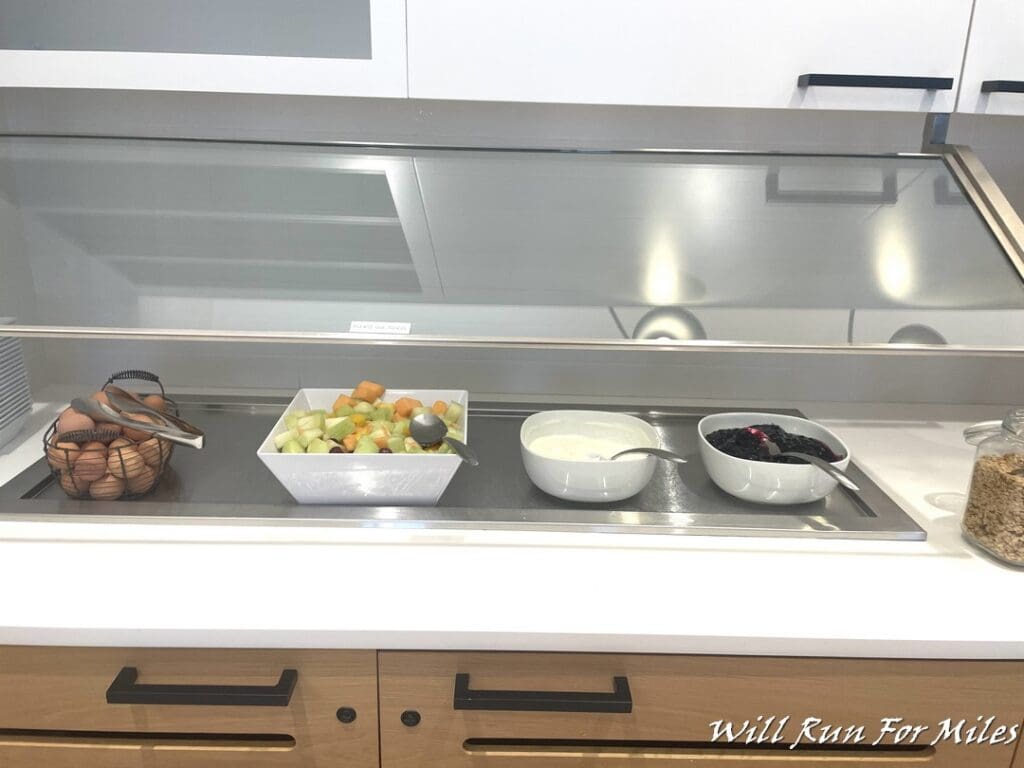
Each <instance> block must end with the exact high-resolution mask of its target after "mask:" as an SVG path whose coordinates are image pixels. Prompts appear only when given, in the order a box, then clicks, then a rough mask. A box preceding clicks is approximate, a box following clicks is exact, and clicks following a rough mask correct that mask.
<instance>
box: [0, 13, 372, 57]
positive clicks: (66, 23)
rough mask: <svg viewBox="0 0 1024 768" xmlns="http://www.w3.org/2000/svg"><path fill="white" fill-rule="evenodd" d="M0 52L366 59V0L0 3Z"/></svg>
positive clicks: (368, 34) (367, 45) (367, 43)
mask: <svg viewBox="0 0 1024 768" xmlns="http://www.w3.org/2000/svg"><path fill="white" fill-rule="evenodd" d="M194 18H202V19H203V23H202V24H189V23H186V20H187V19H194ZM0 48H7V49H13V50H55V51H145V52H159V53H209V54H237V55H248V56H303V57H309V58H327V59H369V58H370V57H371V44H370V0H214V1H213V2H210V0H144V1H143V2H139V1H138V0H88V2H83V1H82V0H0Z"/></svg>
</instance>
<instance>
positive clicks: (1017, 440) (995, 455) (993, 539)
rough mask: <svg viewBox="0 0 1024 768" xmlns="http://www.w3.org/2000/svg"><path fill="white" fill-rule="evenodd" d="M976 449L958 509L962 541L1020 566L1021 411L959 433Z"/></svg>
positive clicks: (1023, 491) (1023, 561)
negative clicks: (967, 486) (964, 496)
mask: <svg viewBox="0 0 1024 768" xmlns="http://www.w3.org/2000/svg"><path fill="white" fill-rule="evenodd" d="M964 439H965V440H967V442H968V443H970V444H971V445H977V446H978V450H977V452H976V453H975V455H974V473H973V474H972V475H971V489H970V492H969V493H968V494H967V508H966V510H964V519H963V534H964V537H965V538H966V539H967V540H968V541H970V542H971V543H973V544H975V545H976V546H978V547H980V548H981V549H983V550H985V551H986V552H988V553H989V554H990V555H992V556H994V557H996V558H998V559H1000V560H1002V561H1003V562H1005V563H1009V564H1010V565H1016V566H1021V567H1024V408H1014V409H1013V410H1011V411H1010V412H1009V413H1007V414H1006V418H1005V419H1003V420H1002V421H985V422H982V423H981V424H975V425H974V426H973V427H968V428H967V429H965V430H964Z"/></svg>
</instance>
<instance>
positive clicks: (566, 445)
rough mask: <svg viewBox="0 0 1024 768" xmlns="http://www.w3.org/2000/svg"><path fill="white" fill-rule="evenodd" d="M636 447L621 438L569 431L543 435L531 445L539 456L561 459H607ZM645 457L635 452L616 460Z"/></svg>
mask: <svg viewBox="0 0 1024 768" xmlns="http://www.w3.org/2000/svg"><path fill="white" fill-rule="evenodd" d="M635 447H637V446H635V445H624V444H623V443H622V441H621V440H613V439H611V438H605V437H591V436H588V435H580V434H569V433H566V434H563V435H543V436H541V437H538V438H536V439H534V440H532V441H531V442H530V445H529V448H530V450H531V451H533V452H534V453H536V454H537V455H538V456H543V457H544V458H546V459H559V460H561V461H607V460H608V459H610V458H611V457H612V456H614V455H615V454H616V453H618V452H619V451H624V450H626V449H627V448H635ZM645 458H646V456H644V455H643V454H641V453H633V454H630V455H629V456H623V457H622V458H621V459H616V461H642V460H643V459H645Z"/></svg>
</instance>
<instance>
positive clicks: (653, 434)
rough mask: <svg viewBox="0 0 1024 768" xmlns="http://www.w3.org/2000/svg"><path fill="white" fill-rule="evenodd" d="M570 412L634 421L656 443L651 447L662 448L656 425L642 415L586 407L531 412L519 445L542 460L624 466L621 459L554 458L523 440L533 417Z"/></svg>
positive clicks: (649, 457) (521, 431)
mask: <svg viewBox="0 0 1024 768" xmlns="http://www.w3.org/2000/svg"><path fill="white" fill-rule="evenodd" d="M570 413H571V414H576V415H587V416H612V417H614V418H620V419H622V420H623V421H624V422H627V423H633V424H635V425H636V426H638V427H640V429H641V430H642V431H643V432H645V433H646V434H647V436H648V437H649V438H650V439H651V441H652V442H653V443H654V445H652V446H650V447H652V448H660V447H661V441H660V440H659V439H658V433H657V431H655V429H654V427H653V426H651V424H650V422H647V421H644V420H643V419H641V418H640V417H638V416H634V415H633V414H631V413H622V412H620V411H600V410H595V409H593V408H585V409H584V408H551V409H549V410H546V411H537V412H536V413H531V414H530V415H529V416H527V417H526V418H525V419H523V423H522V424H521V425H520V427H519V445H520V447H521V448H522V449H523V450H524V451H526V452H527V453H529V454H530V455H531V456H535V457H537V458H538V459H541V460H542V461H557V462H564V463H565V464H581V465H587V466H591V467H595V466H596V467H600V466H604V465H609V464H611V465H615V466H622V462H620V461H613V460H612V459H554V458H551V457H550V456H544V455H543V454H540V453H537V452H536V451H535V450H533V449H532V448H530V446H528V445H527V444H526V442H525V441H524V440H523V432H524V430H525V429H526V425H527V424H529V423H530V420H531V419H533V418H535V417H539V416H552V415H564V414H570ZM647 458H648V459H653V458H654V457H653V456H647Z"/></svg>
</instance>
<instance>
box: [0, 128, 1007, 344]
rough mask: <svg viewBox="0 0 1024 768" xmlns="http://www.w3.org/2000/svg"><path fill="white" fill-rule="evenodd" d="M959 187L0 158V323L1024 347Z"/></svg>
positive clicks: (867, 167) (197, 148)
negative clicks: (6, 319) (4, 319)
mask: <svg viewBox="0 0 1024 768" xmlns="http://www.w3.org/2000/svg"><path fill="white" fill-rule="evenodd" d="M958 169H959V166H957V165H956V164H955V163H954V162H953V161H951V160H950V158H949V157H947V156H944V155H884V156H812V155H784V154H748V153H728V152H717V153H700V152H672V151H650V152H561V151H528V150H514V151H509V150H469V149H441V148H412V147H408V148H403V147H372V146H351V145H308V144H303V145H298V144H280V143H276V144H269V143H268V144H258V143H244V142H223V141H177V140H141V139H139V140H136V139H113V138H110V139H107V138H61V137H46V138H43V137H14V136H11V137H3V138H0V243H2V246H0V247H2V248H3V251H2V253H0V314H3V315H15V316H17V317H18V322H19V324H18V325H17V326H14V327H13V328H12V329H11V332H12V333H13V334H14V335H24V336H46V335H54V336H75V335H82V336H87V337H97V338H132V337H149V336H152V337H154V338H183V339H203V338H210V339H229V340H230V339H244V338H246V337H251V338H252V339H255V340H260V339H266V340H278V341H287V340H289V339H292V338H294V339H296V340H302V341H305V342H308V341H318V340H320V341H324V342H328V343H379V342H390V343H416V344H426V345H430V344H438V345H444V344H451V345H473V344H481V345H502V344H508V345H534V344H535V345H559V344H564V345H582V346H587V345H594V346H606V345H610V344H615V345H625V346H633V345H636V346H650V345H655V346H665V347H669V348H675V347H686V348H694V347H701V346H716V347H721V346H742V347H751V348H780V347H798V348H808V349H815V348H828V349H860V350H864V349H879V350H883V351H884V350H887V349H906V348H912V347H917V346H920V345H927V346H929V347H930V348H944V347H946V346H948V347H952V348H958V349H963V348H981V349H1016V348H1021V349H1024V344H1022V343H1021V339H1024V281H1022V279H1021V275H1020V273H1019V271H1018V268H1017V262H1016V261H1015V257H1014V254H1013V253H1012V252H1010V251H1008V249H1007V245H1006V242H1005V240H1006V235H1005V231H1004V232H1002V233H999V232H996V231H995V230H994V228H993V226H992V216H993V211H992V207H991V206H988V207H985V205H984V203H985V200H984V196H983V195H979V194H978V193H977V190H975V189H972V188H971V186H970V185H969V184H968V183H966V182H965V178H964V174H963V173H962V172H960V170H958ZM997 191H998V190H997ZM1018 226H1019V220H1016V221H1011V222H1010V223H1009V225H1008V227H1006V228H1004V229H1008V230H1009V231H1010V232H1011V234H1012V233H1013V232H1016V229H1015V228H1016V227H1018ZM8 307H10V309H8ZM907 345H910V346H909V347H908V346H907Z"/></svg>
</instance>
